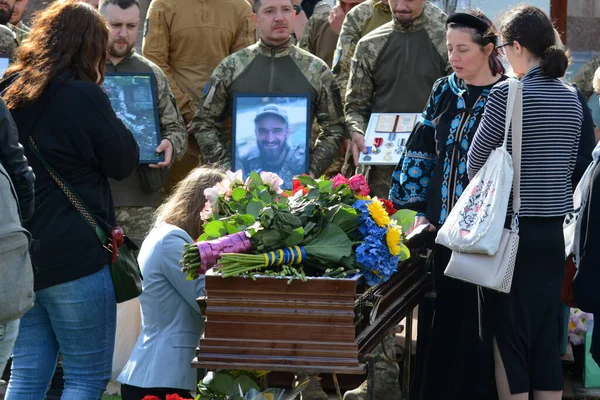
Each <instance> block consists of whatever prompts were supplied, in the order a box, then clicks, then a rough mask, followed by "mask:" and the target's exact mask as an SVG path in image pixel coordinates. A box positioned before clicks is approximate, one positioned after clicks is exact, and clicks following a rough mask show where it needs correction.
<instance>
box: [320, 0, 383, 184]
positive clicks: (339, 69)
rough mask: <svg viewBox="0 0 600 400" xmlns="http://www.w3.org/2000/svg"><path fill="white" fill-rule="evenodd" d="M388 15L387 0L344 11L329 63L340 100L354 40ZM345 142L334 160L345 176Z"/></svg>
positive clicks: (348, 162) (350, 168) (349, 164)
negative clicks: (342, 21)
mask: <svg viewBox="0 0 600 400" xmlns="http://www.w3.org/2000/svg"><path fill="white" fill-rule="evenodd" d="M391 19H392V12H391V11H390V7H389V4H388V0H366V1H365V2H364V3H362V4H359V5H358V6H356V7H354V8H353V9H352V10H350V11H349V12H348V13H347V14H346V18H345V19H344V23H343V24H342V28H341V31H340V36H339V38H338V41H337V46H336V49H335V53H334V56H333V64H332V69H333V74H334V76H335V78H336V80H337V81H338V83H339V85H340V89H341V93H342V102H345V100H346V90H347V86H348V78H349V77H350V63H351V60H352V56H353V55H354V51H355V50H356V44H357V43H358V41H359V40H360V39H361V38H362V37H363V36H365V35H367V34H368V33H369V32H371V31H372V30H374V29H377V28H379V27H380V26H381V25H384V24H386V23H388V22H390V21H391ZM349 144H350V141H349V140H348V141H346V146H345V147H346V148H347V150H346V153H345V154H343V155H342V156H341V157H340V159H339V160H338V163H341V164H342V168H341V171H342V173H343V174H344V175H346V176H347V177H350V176H351V175H353V174H354V172H355V166H354V160H353V158H352V146H350V145H349Z"/></svg>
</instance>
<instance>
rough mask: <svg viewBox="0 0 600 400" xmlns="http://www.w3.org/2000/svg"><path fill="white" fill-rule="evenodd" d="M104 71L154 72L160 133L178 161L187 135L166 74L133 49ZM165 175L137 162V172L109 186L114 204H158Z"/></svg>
mask: <svg viewBox="0 0 600 400" xmlns="http://www.w3.org/2000/svg"><path fill="white" fill-rule="evenodd" d="M106 71H107V72H138V73H153V74H154V77H155V78H156V81H155V83H156V91H157V106H158V117H159V125H160V134H161V137H162V138H163V139H167V140H169V141H170V142H171V143H172V144H173V162H174V161H177V160H180V159H181V158H182V157H183V155H184V154H185V151H186V150H187V145H188V134H187V131H186V128H185V123H184V122H183V117H182V116H181V114H180V113H179V110H178V109H177V106H176V103H175V97H174V96H173V93H172V92H171V89H170V87H169V81H168V79H167V76H166V75H165V73H164V72H163V71H162V70H161V69H160V68H159V67H158V66H157V65H156V64H154V63H153V62H152V61H150V60H148V59H146V58H144V57H142V56H141V55H139V54H137V53H136V52H135V51H132V52H131V54H130V55H129V56H127V57H125V58H124V59H123V60H122V61H121V62H120V63H119V64H117V65H114V64H112V63H111V62H110V61H107V63H106ZM167 178H168V174H167V170H166V169H162V170H161V169H151V168H149V167H148V166H147V165H140V166H138V168H137V172H136V174H134V175H132V176H131V177H129V178H127V179H125V180H123V181H119V182H117V181H111V189H112V194H113V198H114V202H115V206H116V207H121V206H130V207H157V206H158V205H159V204H160V200H161V199H160V193H159V191H160V189H161V188H162V186H163V185H164V184H165V183H166V181H167Z"/></svg>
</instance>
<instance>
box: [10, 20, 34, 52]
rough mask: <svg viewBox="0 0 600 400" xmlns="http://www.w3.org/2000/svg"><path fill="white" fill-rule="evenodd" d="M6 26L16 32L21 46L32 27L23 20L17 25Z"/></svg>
mask: <svg viewBox="0 0 600 400" xmlns="http://www.w3.org/2000/svg"><path fill="white" fill-rule="evenodd" d="M6 26H8V27H9V28H10V29H11V30H12V31H13V32H14V33H15V38H16V41H17V46H20V45H21V43H23V40H25V39H27V36H28V35H29V32H31V29H30V28H29V27H28V26H27V25H25V24H24V23H23V21H20V22H19V23H18V24H17V25H13V24H6Z"/></svg>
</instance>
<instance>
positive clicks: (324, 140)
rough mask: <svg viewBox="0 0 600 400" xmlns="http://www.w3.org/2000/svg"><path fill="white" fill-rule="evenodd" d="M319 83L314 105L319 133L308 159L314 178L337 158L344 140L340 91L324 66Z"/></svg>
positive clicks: (344, 132)
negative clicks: (316, 99) (319, 87)
mask: <svg viewBox="0 0 600 400" xmlns="http://www.w3.org/2000/svg"><path fill="white" fill-rule="evenodd" d="M321 82H322V84H321V90H320V92H319V98H318V101H317V105H316V117H317V122H318V123H319V125H320V126H321V133H320V134H319V136H318V137H317V140H316V142H315V146H314V148H313V150H312V154H311V157H310V172H312V173H313V175H314V176H316V177H318V176H320V175H321V174H322V173H323V172H325V170H326V169H327V167H329V166H330V165H331V162H332V160H334V159H337V158H338V153H339V149H340V146H341V145H342V143H343V141H344V139H345V138H346V131H345V128H344V114H343V111H342V98H341V97H340V89H339V86H338V84H337V82H336V81H335V78H334V77H333V74H332V73H331V70H330V69H329V68H328V67H327V66H326V65H325V64H323V72H322V74H321Z"/></svg>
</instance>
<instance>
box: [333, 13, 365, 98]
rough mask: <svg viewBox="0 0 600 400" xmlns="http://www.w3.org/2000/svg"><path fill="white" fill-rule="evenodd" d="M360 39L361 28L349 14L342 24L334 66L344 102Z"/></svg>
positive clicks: (352, 15)
mask: <svg viewBox="0 0 600 400" xmlns="http://www.w3.org/2000/svg"><path fill="white" fill-rule="evenodd" d="M360 38H361V26H360V24H359V23H358V20H357V19H356V17H355V16H354V13H352V12H349V13H348V14H347V15H346V18H345V19H344V23H343V24H342V30H341V31H340V37H339V38H338V42H337V47H336V49H335V54H334V55H333V65H332V70H333V74H334V76H335V78H336V79H337V81H338V84H339V85H340V91H341V96H342V100H345V98H346V90H347V88H348V80H349V79H350V67H351V64H352V56H354V51H355V49H356V45H357V43H358V41H359V40H360Z"/></svg>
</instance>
